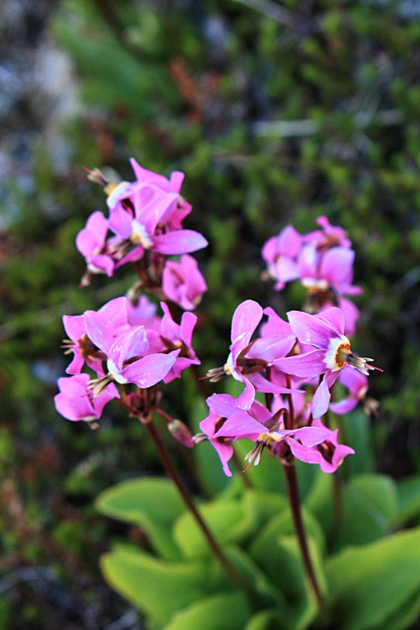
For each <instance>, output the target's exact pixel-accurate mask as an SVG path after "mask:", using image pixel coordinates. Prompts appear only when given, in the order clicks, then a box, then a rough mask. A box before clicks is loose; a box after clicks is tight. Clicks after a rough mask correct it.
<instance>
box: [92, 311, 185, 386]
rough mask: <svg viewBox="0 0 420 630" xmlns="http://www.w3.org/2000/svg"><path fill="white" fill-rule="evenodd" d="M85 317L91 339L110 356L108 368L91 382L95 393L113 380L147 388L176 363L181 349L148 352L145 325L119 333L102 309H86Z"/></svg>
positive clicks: (160, 378) (154, 383) (122, 383)
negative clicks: (166, 352) (99, 311)
mask: <svg viewBox="0 0 420 630" xmlns="http://www.w3.org/2000/svg"><path fill="white" fill-rule="evenodd" d="M84 317H85V322H86V331H87V334H88V337H89V339H90V340H91V341H92V342H93V343H94V344H95V345H96V346H97V347H98V348H99V349H100V350H102V352H103V353H104V355H105V356H106V360H107V370H108V372H107V373H106V374H105V375H104V376H100V377H99V378H98V379H95V380H94V381H92V382H91V386H92V388H93V389H94V390H95V395H98V394H99V393H100V392H101V391H102V389H103V388H104V387H106V385H107V384H108V383H110V382H116V383H119V384H120V385H125V384H128V383H132V384H134V385H137V387H140V388H141V389H147V388H148V387H152V385H156V384H157V383H158V382H159V381H161V380H162V379H163V378H164V377H165V376H166V375H167V374H168V372H169V371H170V369H171V368H172V366H173V364H174V363H175V360H176V356H177V354H178V351H176V352H170V353H169V354H160V353H154V354H147V355H146V353H147V351H148V349H149V340H148V338H147V330H146V328H145V327H144V326H136V327H132V328H131V330H129V331H128V332H126V333H123V334H121V335H117V336H116V335H115V329H114V327H113V325H112V322H111V321H110V320H109V319H107V317H106V316H105V315H104V314H103V313H96V312H95V311H87V312H86V313H85V315H84ZM145 355H146V356H145Z"/></svg>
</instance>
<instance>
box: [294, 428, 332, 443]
mask: <svg viewBox="0 0 420 630" xmlns="http://www.w3.org/2000/svg"><path fill="white" fill-rule="evenodd" d="M294 435H295V437H296V438H297V439H298V440H299V441H300V442H302V444H303V446H306V447H307V448H312V447H313V446H316V445H317V444H321V442H324V441H325V440H328V438H329V437H330V435H331V431H330V429H327V428H326V427H325V428H324V429H322V428H320V427H302V429H296V430H295V431H294Z"/></svg>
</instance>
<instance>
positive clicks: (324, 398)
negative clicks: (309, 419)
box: [312, 378, 331, 418]
mask: <svg viewBox="0 0 420 630" xmlns="http://www.w3.org/2000/svg"><path fill="white" fill-rule="evenodd" d="M330 399H331V393H330V390H329V389H328V384H327V380H326V379H325V378H323V379H322V381H321V384H320V385H319V387H318V388H317V390H316V392H315V394H314V397H313V398H312V415H313V417H314V418H321V417H322V416H323V415H324V414H325V413H326V412H327V410H328V405H329V404H330Z"/></svg>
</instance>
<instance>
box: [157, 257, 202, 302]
mask: <svg viewBox="0 0 420 630" xmlns="http://www.w3.org/2000/svg"><path fill="white" fill-rule="evenodd" d="M162 289H163V292H164V294H165V295H166V297H167V298H169V299H170V300H172V302H175V304H179V306H181V308H183V309H185V310H187V311H193V310H194V309H195V307H196V306H197V304H198V303H199V302H200V300H201V296H202V295H203V293H204V292H205V291H207V284H206V282H205V280H204V278H203V276H202V275H201V273H200V271H199V270H198V265H197V261H196V260H195V259H194V258H193V257H192V256H188V254H184V256H181V261H180V262H176V261H173V260H168V261H167V262H166V264H165V267H164V270H163V278H162Z"/></svg>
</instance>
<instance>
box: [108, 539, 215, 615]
mask: <svg viewBox="0 0 420 630" xmlns="http://www.w3.org/2000/svg"><path fill="white" fill-rule="evenodd" d="M101 568H102V572H103V574H104V576H105V578H106V580H107V581H108V582H109V584H110V585H111V586H112V587H113V588H114V589H115V590H116V591H118V593H120V594H121V595H122V596H123V597H125V598H126V599H128V600H129V601H130V602H132V603H133V604H135V605H136V606H138V607H139V608H140V609H141V610H142V611H143V612H144V613H145V614H146V615H147V616H149V617H150V619H151V620H152V621H153V623H156V624H157V625H162V624H165V623H168V621H169V620H170V618H171V617H172V615H173V614H174V613H175V612H178V611H180V610H182V609H184V608H186V607H187V606H189V605H191V604H193V603H194V602H196V601H197V600H200V599H202V598H203V597H205V596H206V595H208V594H209V592H211V591H212V590H214V588H215V586H214V584H213V585H212V582H211V579H210V576H209V574H208V572H207V570H206V567H205V565H203V564H200V563H198V562H195V563H192V562H184V563H182V564H181V563H171V562H168V561H164V560H158V559H156V558H153V557H152V556H150V555H148V554H146V553H145V552H141V551H128V550H124V551H123V550H119V551H113V552H111V553H108V554H105V555H103V556H102V558H101Z"/></svg>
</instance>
